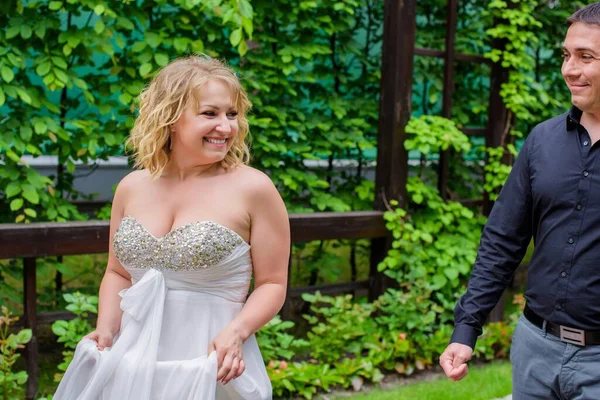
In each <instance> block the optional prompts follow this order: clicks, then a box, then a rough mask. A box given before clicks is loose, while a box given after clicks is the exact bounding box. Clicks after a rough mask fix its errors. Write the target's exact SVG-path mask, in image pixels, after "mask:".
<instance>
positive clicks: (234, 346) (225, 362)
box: [208, 327, 246, 385]
mask: <svg viewBox="0 0 600 400" xmlns="http://www.w3.org/2000/svg"><path fill="white" fill-rule="evenodd" d="M243 344H244V340H243V337H242V334H241V333H240V332H239V331H237V330H236V329H233V328H231V327H227V328H225V329H223V330H222V331H221V333H219V334H218V335H217V337H216V338H214V339H213V341H212V342H210V344H209V345H208V354H210V353H212V352H213V351H215V350H216V351H217V359H218V371H219V372H218V373H217V381H221V383H222V384H223V385H225V384H227V383H229V382H230V381H231V380H232V379H235V378H237V377H238V376H240V375H242V373H244V370H245V369H246V366H245V365H244V360H243V353H242V345H243Z"/></svg>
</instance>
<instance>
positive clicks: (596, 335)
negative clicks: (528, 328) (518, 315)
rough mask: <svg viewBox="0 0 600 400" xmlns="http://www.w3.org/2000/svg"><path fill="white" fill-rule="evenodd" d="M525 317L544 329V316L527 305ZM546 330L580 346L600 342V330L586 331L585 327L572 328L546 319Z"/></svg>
mask: <svg viewBox="0 0 600 400" xmlns="http://www.w3.org/2000/svg"><path fill="white" fill-rule="evenodd" d="M523 314H524V315H525V318H527V319H528V320H529V322H531V323H532V324H534V325H535V326H537V327H538V328H540V329H543V326H544V318H542V317H540V316H539V315H537V314H536V313H534V312H533V311H532V310H531V308H529V307H528V306H527V305H526V306H525V310H524V311H523ZM546 332H548V333H550V334H551V335H554V336H556V337H558V338H559V339H560V340H562V341H563V342H565V343H571V344H576V345H578V346H586V345H598V344H600V331H595V332H589V331H588V332H586V331H584V330H583V329H577V328H571V327H568V326H564V325H557V324H555V323H552V322H550V321H546Z"/></svg>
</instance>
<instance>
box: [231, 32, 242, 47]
mask: <svg viewBox="0 0 600 400" xmlns="http://www.w3.org/2000/svg"><path fill="white" fill-rule="evenodd" d="M241 41H242V28H238V29H235V30H233V31H232V32H231V34H230V35H229V42H231V45H232V46H233V47H237V45H238V44H240V42H241Z"/></svg>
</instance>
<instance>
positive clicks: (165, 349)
mask: <svg viewBox="0 0 600 400" xmlns="http://www.w3.org/2000/svg"><path fill="white" fill-rule="evenodd" d="M249 108H250V102H249V100H248V97H247V95H246V92H245V91H244V89H243V88H242V86H241V84H240V82H239V80H238V78H237V77H236V75H235V74H234V73H233V72H232V71H231V70H230V69H229V68H228V67H226V66H225V65H224V64H223V63H221V62H219V61H217V60H215V59H211V58H204V57H197V56H193V57H189V58H184V59H178V60H176V61H174V62H172V63H171V64H169V65H168V66H166V67H165V68H164V69H163V70H162V71H160V72H159V73H158V75H157V76H156V77H155V78H154V79H153V80H152V82H151V83H150V85H149V87H148V88H147V89H145V90H144V92H142V94H141V95H140V111H139V116H138V117H137V119H136V122H135V125H134V127H133V130H132V132H131V135H130V138H129V140H128V143H129V145H130V146H131V147H132V148H133V149H134V151H135V159H136V167H138V168H139V170H137V171H134V172H132V173H131V174H129V175H128V176H126V177H125V178H124V179H123V180H122V181H121V182H120V183H119V185H118V188H117V190H116V193H115V197H114V202H113V206H112V213H111V220H110V242H109V259H108V265H107V268H106V273H105V275H104V278H103V280H102V284H101V285H100V306H99V313H98V321H97V326H96V330H95V331H93V332H92V333H90V334H88V335H87V336H86V337H85V338H83V339H82V340H81V342H80V343H79V344H78V346H77V349H76V351H75V356H74V358H73V361H72V362H71V364H70V366H69V368H68V369H67V371H66V373H65V375H64V378H63V380H62V382H61V383H60V385H59V387H58V389H57V392H56V394H55V396H54V399H55V400H71V399H90V400H92V399H93V400H95V399H98V400H100V399H101V400H109V399H110V400H123V399H135V400H138V399H139V400H145V399H157V400H158V399H160V400H166V399H173V400H175V399H177V400H181V399H189V400H192V399H193V400H207V399H270V398H272V394H271V392H272V390H271V383H270V382H269V378H268V376H267V373H266V369H265V366H264V362H263V359H262V357H261V354H260V351H259V348H258V346H257V343H256V339H255V337H254V333H255V332H256V331H257V330H259V329H260V328H261V327H262V326H263V325H265V324H266V323H267V322H268V321H270V320H271V318H273V316H275V314H276V313H277V312H278V311H279V309H280V308H281V306H282V305H283V302H284V299H285V292H286V280H287V263H288V258H289V251H290V231H289V220H288V216H287V213H286V209H285V206H284V204H283V201H282V199H281V197H280V196H279V193H278V192H277V190H276V188H275V187H274V185H273V183H272V182H271V180H270V179H269V178H268V177H267V176H266V175H265V174H263V173H261V172H259V171H258V170H256V169H253V168H251V167H249V166H247V165H246V164H247V162H248V158H249V153H248V147H247V144H246V141H245V139H246V136H247V134H248V120H247V116H246V114H247V112H248V109H249ZM252 277H253V278H254V290H253V291H252V293H251V295H250V296H249V297H248V298H247V299H246V296H247V294H248V290H249V287H250V281H251V279H252Z"/></svg>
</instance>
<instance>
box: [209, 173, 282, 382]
mask: <svg viewBox="0 0 600 400" xmlns="http://www.w3.org/2000/svg"><path fill="white" fill-rule="evenodd" d="M253 178H255V179H256V181H254V182H253V184H252V190H251V194H250V198H249V213H250V221H251V227H250V241H251V245H252V247H251V255H252V265H253V269H254V290H253V291H252V294H251V295H250V296H249V297H248V300H247V301H246V304H245V305H244V307H243V309H242V311H241V312H240V314H239V315H238V316H237V317H236V318H235V319H234V320H233V321H232V322H231V323H230V324H229V325H228V327H227V328H226V329H224V331H223V332H221V334H219V336H218V337H217V338H215V341H214V342H216V343H215V345H214V347H213V346H211V347H213V348H215V349H216V350H217V355H218V357H219V373H218V375H217V379H218V380H221V381H222V382H223V384H226V383H228V382H229V381H230V380H231V379H234V378H236V377H238V376H240V375H241V374H242V373H243V372H244V369H245V366H244V362H243V360H242V355H241V344H242V343H243V342H245V341H246V340H247V339H248V338H249V337H250V336H251V335H252V334H254V333H255V332H256V331H258V330H259V329H260V328H262V327H263V326H264V325H266V324H267V323H268V322H269V321H271V319H272V318H273V317H274V316H275V315H276V314H277V313H278V312H279V310H280V309H281V307H282V306H283V303H284V301H285V295H286V289H287V278H288V277H287V273H288V260H289V257H290V225H289V217H288V214H287V210H286V208H285V204H284V203H283V200H282V199H281V196H280V195H279V192H278V191H277V189H276V188H275V186H274V185H273V183H272V182H271V180H270V179H269V178H268V177H267V176H266V175H264V174H263V173H257V176H255V177H253ZM219 342H220V343H219ZM219 347H220V348H221V354H219Z"/></svg>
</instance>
